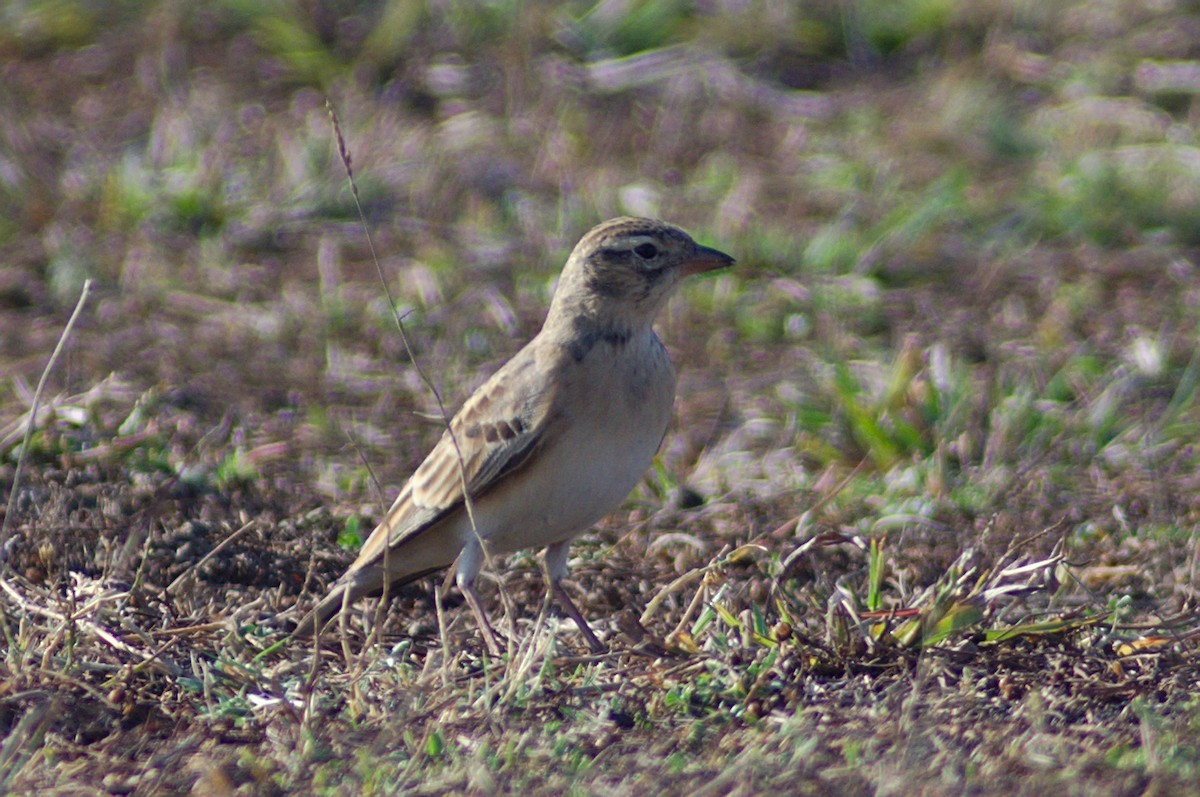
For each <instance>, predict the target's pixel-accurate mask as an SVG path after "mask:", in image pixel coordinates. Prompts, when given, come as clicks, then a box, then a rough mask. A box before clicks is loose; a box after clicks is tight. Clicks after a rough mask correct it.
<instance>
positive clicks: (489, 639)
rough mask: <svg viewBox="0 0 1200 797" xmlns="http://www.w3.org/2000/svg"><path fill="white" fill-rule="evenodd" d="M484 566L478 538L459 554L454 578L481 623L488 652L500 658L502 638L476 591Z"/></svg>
mask: <svg viewBox="0 0 1200 797" xmlns="http://www.w3.org/2000/svg"><path fill="white" fill-rule="evenodd" d="M482 566H483V548H481V547H480V545H479V541H478V540H471V541H470V542H468V543H467V544H466V546H465V547H464V548H463V550H462V553H461V554H459V556H458V567H457V568H456V573H455V576H454V580H455V582H456V583H457V584H458V590H459V592H461V593H462V594H463V597H464V598H466V599H467V605H468V606H470V607H471V613H472V614H474V615H475V622H476V623H478V624H479V632H480V633H481V634H483V642H484V644H485V645H487V649H488V653H491V654H492V655H493V656H495V657H497V658H499V657H500V656H501V654H502V653H503V652H504V648H503V647H501V645H500V638H499V637H498V636H497V635H496V630H495V629H494V628H492V624H491V623H490V622H489V621H488V617H487V613H486V612H484V610H483V604H482V603H480V602H479V593H478V592H476V591H475V577H476V576H478V575H479V569H480V567H482Z"/></svg>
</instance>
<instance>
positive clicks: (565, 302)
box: [549, 218, 734, 332]
mask: <svg viewBox="0 0 1200 797" xmlns="http://www.w3.org/2000/svg"><path fill="white" fill-rule="evenodd" d="M733 262H734V261H733V258H732V257H730V256H729V255H727V254H725V253H724V252H719V251H717V250H716V249H710V248H709V247H707V246H701V245H699V244H697V243H696V242H695V241H693V240H692V238H691V236H689V235H688V234H687V233H686V232H684V231H683V230H681V229H679V228H678V227H676V226H674V225H672V224H667V223H666V222H663V221H656V220H654V219H640V218H618V219H611V220H609V221H606V222H604V223H603V224H599V225H597V226H596V227H593V228H592V229H591V231H589V232H588V233H587V234H586V235H584V236H583V238H581V239H580V241H579V243H578V244H576V246H575V249H574V251H572V252H571V256H570V258H568V260H567V265H566V266H565V267H564V268H563V272H562V276H561V277H560V278H559V281H558V287H557V288H556V290H555V293H554V301H553V302H552V304H551V306H550V319H549V320H553V319H556V318H576V319H578V318H581V317H582V318H587V319H589V320H591V321H594V322H596V323H599V324H601V325H610V324H611V325H612V326H613V327H615V328H626V329H628V330H629V331H630V332H633V331H635V330H637V329H638V328H645V327H649V326H650V325H651V324H652V323H653V322H654V317H655V316H656V315H657V314H658V311H659V310H660V309H661V308H662V306H663V305H664V304H666V301H667V299H668V298H669V297H670V295H671V293H672V292H673V291H674V290H675V287H676V285H678V284H679V281H680V280H682V279H683V278H684V277H686V276H689V275H691V274H699V273H702V272H705V271H713V270H715V269H719V268H725V267H727V266H731V265H733Z"/></svg>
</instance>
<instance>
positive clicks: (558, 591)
mask: <svg viewBox="0 0 1200 797" xmlns="http://www.w3.org/2000/svg"><path fill="white" fill-rule="evenodd" d="M570 547H571V541H570V540H564V541H562V542H556V543H554V544H553V545H550V546H548V547H547V548H546V557H545V562H546V585H547V586H546V591H547V592H548V593H549V594H550V595H553V596H554V598H555V599H556V600H557V601H558V604H559V605H560V606H562V608H563V611H565V612H566V613H567V616H568V617H570V618H571V619H572V620H574V621H575V625H576V626H578V627H579V633H581V634H583V638H584V639H585V640H586V641H587V644H588V647H589V648H591V649H592V652H593V653H604V652H605V651H607V650H608V648H607V647H605V646H604V643H603V642H601V641H600V640H599V639H596V635H595V634H593V633H592V627H591V626H590V625H588V622H587V620H585V619H583V613H582V612H580V611H579V608H578V607H577V606H576V605H575V602H574V601H573V600H571V596H570V595H568V594H567V591H566V590H565V589H563V586H562V580H563V579H564V578H566V576H567V549H568V548H570Z"/></svg>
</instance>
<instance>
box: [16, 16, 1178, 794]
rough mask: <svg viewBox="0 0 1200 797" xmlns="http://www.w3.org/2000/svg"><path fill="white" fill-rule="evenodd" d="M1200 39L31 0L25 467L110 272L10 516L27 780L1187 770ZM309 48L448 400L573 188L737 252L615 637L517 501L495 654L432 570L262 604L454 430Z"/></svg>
mask: <svg viewBox="0 0 1200 797" xmlns="http://www.w3.org/2000/svg"><path fill="white" fill-rule="evenodd" d="M1198 95H1200V6H1198V5H1197V4H1196V3H1193V2H1185V1H1184V0H1178V1H1175V0H1156V2H1145V3H1140V2H1119V1H1117V0H1077V1H1066V2H1057V3H1044V2H1024V1H1022V0H1004V1H1002V0H979V1H978V2H953V0H844V1H841V2H839V1H837V0H824V1H822V2H811V3H795V2H772V0H757V1H756V0H726V1H725V2H722V1H721V0H712V1H710V2H703V1H701V0H693V1H692V2H687V1H686V0H643V1H641V2H639V1H638V0H625V1H624V2H621V1H619V0H602V1H601V2H593V1H589V2H568V3H548V2H533V1H532V0H526V1H525V2H521V1H520V0H496V2H466V1H465V0H458V1H455V0H444V1H443V2H437V1H436V0H429V1H428V2H416V0H392V1H391V2H375V3H370V2H353V1H352V0H342V1H341V2H328V3H317V2H287V1H286V0H271V1H269V2H252V1H251V0H213V1H212V2H204V3H190V2H167V1H165V0H164V1H163V2H152V1H151V0H144V1H134V2H131V1H130V0H123V1H122V2H117V0H109V1H105V0H92V1H91V2H85V1H84V0H43V1H40V2H33V1H29V2H25V1H23V0H9V2H7V3H5V4H4V6H3V7H2V8H0V485H3V488H4V489H3V492H0V497H3V498H4V499H5V501H7V500H8V498H9V485H11V484H12V479H13V476H14V474H15V471H16V461H17V456H18V453H19V452H20V451H21V439H22V435H23V433H24V428H25V424H26V422H27V420H28V412H29V410H30V406H31V402H32V393H33V387H34V385H36V383H37V380H38V378H39V376H40V374H41V371H42V369H43V367H44V366H45V364H46V360H47V358H48V357H49V354H50V352H51V350H52V349H53V348H54V345H55V343H56V341H57V340H58V337H59V335H60V333H61V331H62V328H63V324H64V323H65V320H66V317H67V316H68V315H69V313H70V310H71V308H72V306H73V305H74V303H75V301H76V299H77V298H78V296H79V292H80V289H81V287H82V285H83V282H84V280H85V279H89V278H90V279H92V280H93V281H94V283H93V285H94V287H93V291H92V295H91V297H90V299H89V302H88V304H87V306H86V308H85V311H84V313H83V315H82V317H81V320H80V322H79V327H78V328H77V329H76V330H75V332H74V334H73V336H72V338H71V339H70V341H69V345H68V348H67V350H66V353H65V355H64V358H63V361H62V362H61V363H60V365H59V368H58V369H57V370H56V372H55V373H54V374H52V376H51V378H50V380H49V393H50V394H51V395H48V396H46V397H45V398H44V400H43V407H42V411H41V412H40V413H39V414H38V416H37V417H36V419H35V434H34V436H33V438H32V441H31V443H30V445H29V447H28V448H27V449H26V450H25V451H24V456H25V463H24V468H25V472H24V476H23V482H24V486H23V487H22V490H21V492H20V494H18V495H17V496H16V498H15V500H14V501H13V502H12V503H11V504H10V510H8V511H11V512H12V513H13V515H12V517H11V519H10V520H9V524H10V526H11V530H10V533H9V535H8V536H7V538H6V539H4V540H0V558H2V559H3V561H4V563H5V568H6V569H5V572H4V578H5V582H4V586H5V589H4V590H3V591H2V592H0V594H2V595H3V603H0V608H2V609H3V613H2V614H0V625H2V626H3V631H4V635H5V639H6V640H7V647H6V652H5V655H4V656H3V657H0V733H2V734H3V736H4V739H3V741H2V742H0V762H3V764H4V765H5V766H2V767H0V791H2V790H3V789H4V788H8V789H11V790H13V791H18V792H20V791H26V792H29V791H34V790H41V792H42V793H48V792H47V790H53V789H59V790H60V792H61V793H74V791H73V790H77V789H80V788H83V789H85V790H86V789H88V788H101V789H105V790H108V791H111V792H114V793H144V794H152V793H159V792H179V791H187V790H189V789H195V790H197V793H210V794H232V793H270V792H278V793H292V792H321V793H364V792H365V793H376V792H382V793H394V792H397V791H404V792H408V791H413V792H418V793H425V792H429V793H441V792H447V793H449V792H462V791H473V792H491V791H494V790H496V789H498V788H503V789H512V790H517V789H523V790H526V791H531V792H535V793H565V792H574V793H610V792H611V793H630V792H631V791H633V792H637V791H640V790H644V789H646V788H648V787H649V786H650V785H652V786H653V787H654V788H655V789H656V790H657V791H663V790H665V792H666V793H680V794H682V793H693V792H695V791H697V790H699V789H702V788H706V789H708V793H713V794H719V793H746V794H749V793H756V792H759V791H763V790H766V789H769V788H774V789H786V790H787V791H788V792H789V793H792V792H795V793H813V794H821V793H831V792H838V793H846V794H856V793H897V792H904V793H910V792H911V793H933V794H940V793H946V794H951V793H978V794H995V793H1002V792H1009V793H1045V792H1046V791H1047V790H1049V789H1051V788H1054V789H1059V790H1065V792H1067V793H1080V794H1142V793H1162V794H1166V793H1197V792H1198V791H1200V789H1198V787H1197V786H1196V785H1195V784H1196V782H1197V781H1196V776H1197V775H1198V774H1200V748H1198V747H1197V745H1196V743H1195V738H1196V736H1195V734H1196V730H1197V728H1200V707H1198V706H1197V703H1196V699H1195V694H1196V689H1197V687H1198V686H1200V668H1198V667H1197V665H1196V656H1197V648H1196V641H1195V636H1196V633H1197V631H1198V630H1200V615H1197V614H1196V610H1195V607H1196V590H1197V585H1198V581H1197V568H1198V565H1200V547H1198V540H1200V535H1198V534H1197V529H1198V527H1200V526H1198V523H1200V490H1198V487H1200V470H1198V468H1197V464H1198V463H1197V452H1196V449H1195V441H1196V437H1197V433H1198V432H1200V412H1198V411H1197V408H1196V404H1195V394H1196V389H1197V385H1200V357H1198V356H1197V351H1198V349H1197V343H1198V339H1200V329H1198V322H1200V314H1198V312H1197V308H1198V305H1200V283H1198V281H1197V253H1198V252H1200V249H1198V246H1200V148H1198V146H1197V145H1198V143H1200V142H1198V141H1197V123H1198V120H1200V102H1198V101H1197V96H1198ZM327 102H329V103H332V105H333V106H334V107H336V109H337V112H338V116H339V118H340V124H341V128H342V132H343V134H344V136H345V139H346V142H347V144H348V146H349V148H350V151H351V153H352V156H353V163H354V171H355V177H356V180H357V183H358V187H359V191H360V196H361V200H362V206H363V210H364V212H365V215H366V220H367V224H368V225H369V227H370V232H371V236H372V238H373V241H374V244H375V247H376V249H377V250H378V252H379V256H380V265H381V267H382V270H383V272H384V274H385V275H386V277H387V279H388V281H389V285H390V287H391V290H392V292H393V295H394V296H395V298H396V301H397V304H398V309H399V311H400V312H401V313H404V314H405V319H406V322H405V323H406V327H407V329H408V332H409V334H410V336H411V340H412V343H413V348H414V353H415V355H416V357H417V358H418V359H419V360H420V362H421V363H422V364H423V365H424V366H425V368H426V369H427V370H428V371H429V372H430V373H431V375H432V378H433V381H434V383H435V385H436V387H437V388H438V390H439V391H440V392H441V393H442V395H443V396H444V397H445V400H446V402H447V404H448V405H449V406H450V407H452V408H453V407H455V406H457V404H458V402H459V401H461V399H462V398H463V397H464V396H465V395H467V394H468V393H469V391H470V390H471V389H472V388H473V387H474V386H475V385H477V384H478V383H480V382H481V381H482V380H483V378H484V377H485V376H486V375H487V374H488V373H490V372H491V371H492V370H493V369H494V368H496V367H497V366H498V365H499V364H500V363H501V362H503V361H504V359H506V358H507V357H508V356H510V355H511V354H512V353H514V352H515V351H516V350H517V349H518V348H519V347H520V345H521V344H522V343H523V342H524V341H525V340H527V339H528V338H529V337H530V336H532V334H533V333H534V332H535V331H536V330H537V328H538V326H539V325H540V322H541V318H542V314H543V313H544V310H545V307H546V305H547V302H548V299H549V296H550V293H551V291H552V289H553V285H554V279H555V277H556V275H557V272H558V269H559V268H560V267H561V264H562V263H563V261H564V259H565V257H566V255H567V253H568V252H569V251H570V248H571V247H572V246H573V244H574V243H575V241H576V240H577V239H578V237H579V236H580V235H581V234H582V233H583V232H585V231H586V230H587V229H588V228H590V227H591V226H592V225H593V224H595V223H597V222H599V221H601V220H603V219H606V218H609V217H611V216H615V215H620V214H632V215H650V216H658V217H662V218H664V219H667V220H670V221H672V222H674V223H677V224H679V225H680V226H683V227H684V228H686V229H688V230H689V231H690V232H691V233H692V234H693V235H694V236H695V237H696V238H697V239H698V240H700V241H701V242H703V243H706V244H710V245H713V246H717V247H719V248H721V249H723V250H724V251H728V252H730V253H732V254H734V255H735V256H736V257H737V258H738V265H737V267H736V268H735V269H734V270H732V271H729V272H727V273H723V274H721V275H719V276H716V277H714V278H711V279H705V280H701V281H698V282H696V283H695V284H692V285H689V286H687V287H686V288H685V290H683V291H682V292H681V294H680V296H679V297H678V298H677V299H676V300H674V301H673V303H672V304H671V306H670V308H669V311H668V312H667V313H666V314H665V315H664V317H663V318H662V319H661V324H660V326H661V331H662V335H663V337H664V339H665V340H666V342H667V344H668V346H669V348H670V349H671V350H672V352H673V355H674V358H675V361H676V363H677V365H678V367H679V370H680V395H679V399H678V401H677V418H678V420H677V422H676V424H675V426H674V427H673V429H672V431H671V432H670V433H669V435H668V437H667V440H666V442H665V443H664V447H663V450H662V451H661V452H660V457H659V460H658V462H657V463H656V466H655V469H654V470H653V472H652V473H650V474H648V476H647V478H646V480H645V481H644V483H643V484H642V485H641V486H639V488H638V490H637V491H636V492H635V493H634V495H633V496H631V498H630V500H629V502H628V503H627V505H626V506H625V507H624V508H623V509H622V510H621V511H620V512H618V513H616V514H615V515H614V516H612V517H610V518H609V519H607V520H606V521H605V522H604V523H602V524H601V525H600V527H599V528H598V529H597V531H596V533H595V534H593V535H590V536H589V537H588V538H586V539H585V541H583V542H582V543H581V544H580V545H579V546H578V552H577V554H576V561H575V563H574V566H573V572H574V573H575V577H574V580H575V587H574V590H575V594H577V595H581V596H582V598H581V600H580V603H581V606H582V607H583V609H584V612H585V614H587V615H588V616H589V617H592V618H593V619H594V620H595V624H596V626H597V628H598V630H601V631H602V632H603V635H604V636H606V638H607V639H609V640H610V641H611V642H612V643H613V645H614V650H615V651H617V652H614V653H613V654H611V655H610V656H608V657H602V658H600V659H589V658H583V657H579V656H578V654H579V653H580V651H581V650H582V647H581V646H580V645H579V640H578V639H577V638H576V636H575V634H574V631H573V629H572V628H571V627H570V624H569V623H564V624H561V625H560V626H559V629H558V633H557V635H555V634H552V633H548V632H547V631H545V629H544V628H543V627H542V625H540V624H537V625H535V623H534V622H533V620H534V618H535V617H536V616H537V611H538V607H539V600H538V594H539V592H540V589H541V585H540V575H539V574H538V571H537V568H536V565H535V561H534V559H533V557H532V555H518V556H516V557H514V558H513V566H512V567H513V571H514V573H513V574H512V575H509V576H508V577H506V579H505V580H504V586H503V588H501V587H499V586H497V585H489V589H490V594H491V595H492V596H493V598H494V599H495V600H496V601H497V604H498V605H499V603H500V594H499V593H501V592H503V593H504V595H505V596H506V597H507V600H509V601H511V602H512V603H514V604H515V606H516V607H517V608H516V610H515V611H514V612H513V617H514V618H515V620H516V621H517V624H518V627H517V634H515V638H516V641H519V642H524V643H525V644H524V645H523V646H522V647H521V648H520V649H519V650H517V651H515V653H514V656H513V657H512V658H511V659H510V660H509V661H507V662H495V661H487V660H486V659H483V658H481V656H480V651H479V645H478V640H477V639H476V637H475V634H474V630H473V627H472V626H471V624H470V623H469V622H468V621H467V620H466V617H465V613H463V616H462V617H460V611H459V607H458V605H457V599H456V598H454V597H451V598H448V601H449V608H448V609H447V616H448V622H449V629H448V634H449V636H448V639H449V640H450V641H451V646H450V647H451V650H449V651H444V650H443V649H442V636H441V634H440V631H439V626H438V622H437V619H436V613H435V607H434V603H433V600H432V597H431V593H432V587H431V586H430V585H423V586H422V587H421V588H420V589H418V590H415V591H413V592H412V593H406V594H404V595H401V596H398V598H397V599H396V600H395V601H394V602H393V604H392V606H391V607H390V612H389V613H387V615H386V617H385V618H384V620H383V621H382V622H381V623H379V624H378V626H377V627H376V633H377V636H376V637H374V638H372V639H371V640H370V641H368V640H366V638H365V637H364V636H363V634H364V633H365V632H363V631H362V630H361V629H362V628H364V627H367V626H369V625H370V623H368V622H367V619H365V618H364V617H363V616H362V615H363V614H364V613H362V612H360V613H359V615H357V616H356V618H355V622H354V628H353V629H352V631H351V634H352V639H351V640H350V642H351V644H349V645H348V646H347V648H346V650H348V651H349V652H348V653H346V654H344V653H343V650H342V648H341V646H339V645H333V644H331V646H330V647H329V649H328V650H327V651H325V652H324V654H323V655H322V656H320V657H319V661H320V662H321V666H320V667H315V666H313V664H312V659H313V651H311V650H303V649H300V648H299V647H297V646H291V645H285V646H284V647H283V648H282V649H277V650H273V651H269V652H267V653H262V651H264V650H265V649H266V648H268V646H270V645H271V644H272V643H274V642H277V641H279V639H280V638H281V634H280V631H279V629H278V627H277V626H276V624H275V623H274V622H273V620H272V618H273V617H274V616H275V615H277V614H278V613H279V612H280V611H284V610H286V609H287V608H288V607H290V606H292V605H293V604H294V603H296V602H297V601H301V602H302V603H304V604H305V605H307V602H309V601H311V600H312V599H313V598H314V597H315V596H317V595H319V594H321V593H322V591H323V589H324V587H325V586H326V585H327V584H328V583H329V582H330V581H331V580H332V579H334V578H336V577H337V575H338V574H339V573H340V572H341V569H342V568H343V567H344V566H345V564H346V563H347V562H348V561H349V560H350V559H351V558H352V557H353V551H354V549H355V547H356V546H357V544H359V542H361V539H362V538H363V537H365V535H366V534H367V533H369V531H370V529H371V528H372V526H373V524H374V522H375V521H376V520H378V519H379V517H380V516H381V514H382V509H383V505H384V504H385V503H386V501H387V500H389V499H390V497H391V496H392V495H393V494H394V492H395V490H396V489H397V488H398V486H399V485H400V484H401V483H402V481H403V479H404V478H405V477H406V476H407V475H408V473H409V472H410V471H411V469H412V468H413V467H414V466H415V465H416V464H417V463H418V462H419V460H420V458H421V457H422V455H423V454H424V453H425V451H426V450H427V449H428V447H429V446H430V445H431V444H432V441H433V440H434V439H436V436H437V435H438V432H439V430H438V427H437V424H436V423H429V422H427V421H425V420H423V419H422V417H421V414H423V413H429V412H432V411H435V410H436V406H437V404H436V400H435V397H434V395H433V394H432V393H431V391H430V390H429V389H428V388H427V387H426V386H425V385H423V384H422V383H421V381H420V379H419V377H418V374H417V372H416V369H415V368H414V367H413V365H412V364H411V362H410V361H409V358H408V356H407V354H406V352H405V348H404V345H403V343H402V341H401V340H400V338H399V336H398V335H397V333H396V331H395V328H394V323H393V320H392V314H391V309H390V308H389V307H388V305H387V299H386V297H385V294H384V292H383V290H382V289H381V288H380V286H379V284H378V279H377V277H376V269H375V265H374V264H373V262H372V260H371V256H370V252H369V249H368V246H367V240H366V237H365V233H364V229H363V225H362V223H361V222H360V221H359V218H358V213H357V211H356V209H355V205H354V202H353V198H352V195H351V192H350V190H349V185H348V182H347V180H346V176H345V173H344V170H343V167H342V164H341V163H340V161H339V158H338V153H337V147H336V143H335V139H334V135H333V131H332V127H331V124H330V118H329V113H328V110H327ZM376 479H377V480H378V482H379V485H380V486H379V488H378V489H377V488H376V486H375V480H376ZM231 535H236V536H235V537H234V539H232V540H230V537H231ZM223 541H226V542H225V545H224V547H222V548H219V549H218V548H217V546H218V545H219V544H221V543H222V542H223ZM630 609H631V610H632V617H631V616H628V615H623V614H622V612H623V610H630ZM622 618H623V619H622ZM364 624H366V625H364ZM355 635H357V636H355ZM631 648H632V649H633V650H634V651H635V652H629V651H630V649H631ZM359 651H364V652H363V653H362V655H358V652H359ZM661 653H665V654H667V655H666V656H665V657H661V658H660V657H658V656H657V654H661ZM260 654H261V655H260Z"/></svg>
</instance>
